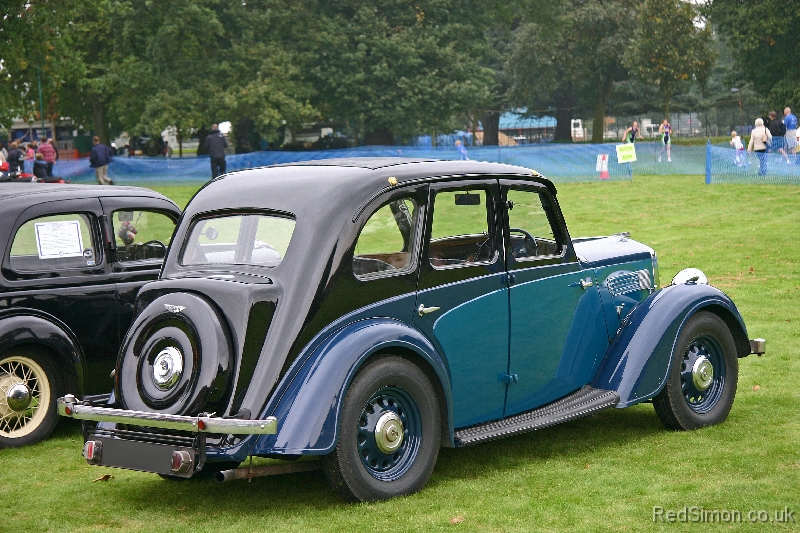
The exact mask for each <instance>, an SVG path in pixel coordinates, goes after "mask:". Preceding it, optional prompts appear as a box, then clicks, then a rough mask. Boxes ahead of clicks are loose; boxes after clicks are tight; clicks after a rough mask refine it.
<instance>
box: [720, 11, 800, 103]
mask: <svg viewBox="0 0 800 533" xmlns="http://www.w3.org/2000/svg"><path fill="white" fill-rule="evenodd" d="M707 13H708V14H709V18H710V20H711V23H712V24H713V26H714V28H715V29H717V30H718V33H719V35H720V36H722V38H724V39H725V40H726V42H727V44H728V46H729V47H730V48H731V50H732V51H733V52H734V53H733V55H734V58H735V62H736V66H737V71H738V73H739V75H740V76H741V77H743V78H744V79H746V80H748V81H750V82H751V83H752V85H753V88H754V89H755V90H756V91H757V92H758V93H760V94H761V95H763V96H764V97H765V98H766V99H767V101H768V103H769V104H771V105H772V106H773V107H775V108H782V107H783V106H786V105H790V106H791V107H793V108H794V107H798V105H800V82H798V80H800V63H798V61H797V58H798V57H800V4H798V3H797V2H787V1H784V0H760V1H758V2H742V1H740V0H713V2H711V3H710V5H709V6H708V10H707Z"/></svg>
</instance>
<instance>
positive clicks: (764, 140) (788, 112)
mask: <svg viewBox="0 0 800 533" xmlns="http://www.w3.org/2000/svg"><path fill="white" fill-rule="evenodd" d="M730 143H731V146H733V147H734V148H735V149H736V155H735V156H734V164H735V165H737V166H740V167H741V166H746V165H747V164H748V161H747V157H746V156H745V151H744V150H745V148H744V143H743V142H742V138H741V137H740V136H739V134H738V133H737V132H736V131H732V132H731V141H730ZM797 145H798V141H797V117H796V116H795V115H794V113H792V109H791V108H790V107H786V108H785V109H784V110H783V117H782V118H778V113H777V112H775V111H770V112H769V115H768V118H767V120H766V121H764V119H763V118H757V119H756V121H755V128H753V131H752V132H750V142H748V143H747V152H755V153H756V156H758V175H759V176H764V175H766V173H767V160H768V158H767V154H768V153H777V154H780V155H781V156H782V158H783V161H784V163H785V164H786V165H793V164H795V163H796V162H797Z"/></svg>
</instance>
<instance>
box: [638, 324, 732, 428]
mask: <svg viewBox="0 0 800 533" xmlns="http://www.w3.org/2000/svg"><path fill="white" fill-rule="evenodd" d="M738 372H739V363H738V359H737V355H736V345H735V344H734V341H733V335H731V332H730V330H729V329H728V326H727V325H726V324H725V322H723V320H722V319H721V318H720V317H718V316H717V315H715V314H713V313H710V312H707V311H700V312H698V313H696V314H695V315H693V316H692V317H690V318H689V320H688V322H687V323H686V325H685V326H684V327H683V329H682V331H681V333H680V335H679V336H678V340H677V342H676V343H675V351H674V352H673V354H672V364H671V366H670V369H669V374H668V375H667V382H666V384H665V385H664V389H663V390H662V391H661V392H660V393H659V394H658V396H656V397H655V398H654V399H653V406H654V407H655V409H656V413H657V414H658V417H659V418H660V419H661V422H662V423H663V424H664V426H665V427H667V428H668V429H684V430H688V429H696V428H700V427H703V426H711V425H714V424H719V423H720V422H722V421H724V420H725V418H726V417H727V416H728V413H729V412H730V410H731V407H732V406H733V398H734V396H735V395H736V384H737V380H738Z"/></svg>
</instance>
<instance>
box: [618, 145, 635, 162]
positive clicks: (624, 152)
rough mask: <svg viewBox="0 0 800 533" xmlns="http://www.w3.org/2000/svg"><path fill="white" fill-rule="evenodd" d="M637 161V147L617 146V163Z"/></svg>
mask: <svg viewBox="0 0 800 533" xmlns="http://www.w3.org/2000/svg"><path fill="white" fill-rule="evenodd" d="M634 161H636V145H635V144H633V143H627V144H618V145H617V163H619V164H620V165H621V164H622V163H633V162H634Z"/></svg>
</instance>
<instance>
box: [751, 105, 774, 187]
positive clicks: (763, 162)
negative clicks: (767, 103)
mask: <svg viewBox="0 0 800 533" xmlns="http://www.w3.org/2000/svg"><path fill="white" fill-rule="evenodd" d="M771 140H772V134H771V133H770V132H769V130H768V129H767V127H766V126H764V119H762V118H757V119H756V127H755V128H753V131H751V132H750V142H749V143H747V151H748V152H755V153H756V155H757V156H758V175H759V176H761V177H763V176H765V175H766V174H767V145H768V144H769V142H770V141H771Z"/></svg>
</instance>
